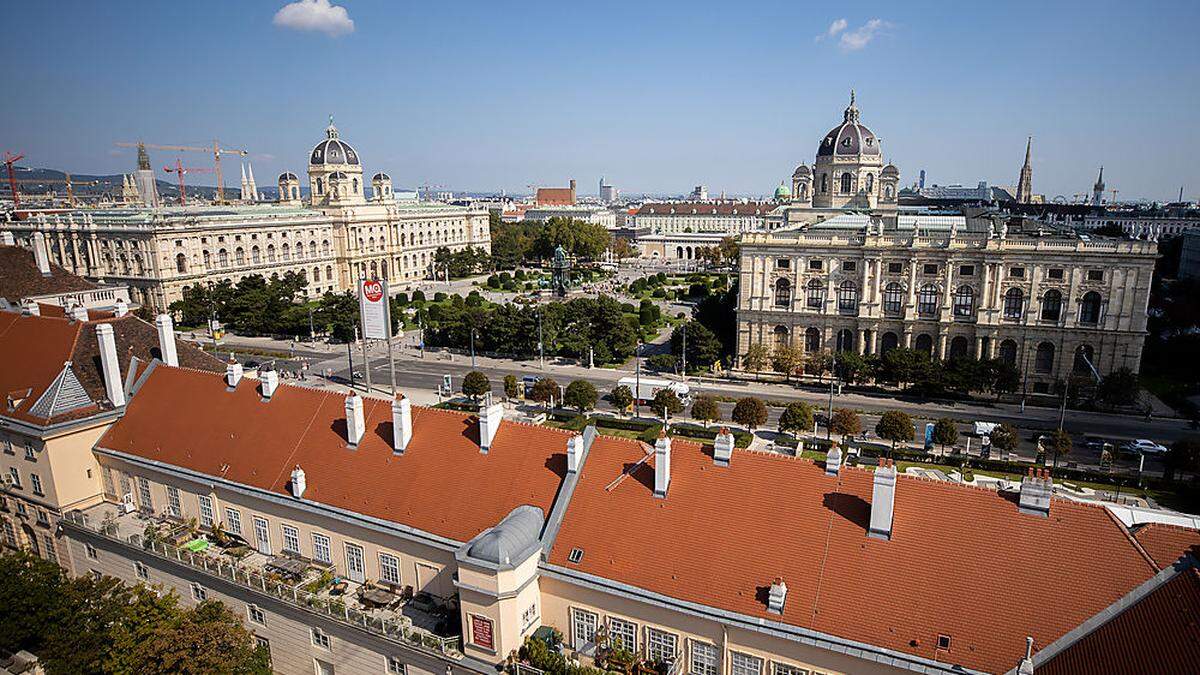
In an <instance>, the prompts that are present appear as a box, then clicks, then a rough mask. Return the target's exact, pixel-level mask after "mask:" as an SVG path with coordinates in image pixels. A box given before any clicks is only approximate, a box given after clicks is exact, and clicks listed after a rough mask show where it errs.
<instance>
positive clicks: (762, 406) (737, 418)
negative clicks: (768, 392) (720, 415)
mask: <svg viewBox="0 0 1200 675" xmlns="http://www.w3.org/2000/svg"><path fill="white" fill-rule="evenodd" d="M733 421H734V422H737V423H738V424H741V425H744V426H746V427H748V428H750V429H754V427H758V426H762V424H763V423H764V422H766V421H767V404H766V403H763V402H762V399H758V398H754V397H753V396H747V397H746V398H743V399H739V400H738V402H737V403H736V404H734V406H733Z"/></svg>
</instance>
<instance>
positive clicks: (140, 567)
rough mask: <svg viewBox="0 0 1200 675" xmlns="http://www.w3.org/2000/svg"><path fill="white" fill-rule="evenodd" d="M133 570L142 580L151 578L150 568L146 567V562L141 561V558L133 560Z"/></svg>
mask: <svg viewBox="0 0 1200 675" xmlns="http://www.w3.org/2000/svg"><path fill="white" fill-rule="evenodd" d="M133 571H134V573H135V574H137V578H139V579H141V580H142V581H149V580H150V569H149V568H148V567H146V565H145V563H143V562H141V561H140V560H135V561H133Z"/></svg>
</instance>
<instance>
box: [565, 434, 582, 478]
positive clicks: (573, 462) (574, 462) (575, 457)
mask: <svg viewBox="0 0 1200 675" xmlns="http://www.w3.org/2000/svg"><path fill="white" fill-rule="evenodd" d="M582 461H583V434H574V435H572V436H571V437H570V438H568V439H567V472H568V473H579V464H580V462H582Z"/></svg>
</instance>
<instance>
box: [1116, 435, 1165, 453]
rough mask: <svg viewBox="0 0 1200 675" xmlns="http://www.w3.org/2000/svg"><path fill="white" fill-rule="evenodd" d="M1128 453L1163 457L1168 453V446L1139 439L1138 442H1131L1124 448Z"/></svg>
mask: <svg viewBox="0 0 1200 675" xmlns="http://www.w3.org/2000/svg"><path fill="white" fill-rule="evenodd" d="M1122 449H1123V450H1125V451H1127V452H1139V453H1142V454H1144V455H1161V454H1163V453H1165V452H1166V451H1167V448H1166V446H1163V445H1161V444H1159V443H1155V442H1154V441H1148V440H1146V439H1144V438H1139V439H1137V440H1136V441H1129V442H1128V443H1126V444H1125V445H1124V447H1123V448H1122Z"/></svg>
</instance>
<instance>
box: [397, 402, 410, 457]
mask: <svg viewBox="0 0 1200 675" xmlns="http://www.w3.org/2000/svg"><path fill="white" fill-rule="evenodd" d="M412 435H413V425H412V401H409V400H408V397H407V396H405V395H404V394H400V397H399V398H397V399H396V400H394V401H392V448H393V449H395V451H396V452H404V451H405V450H406V449H407V448H408V444H409V443H410V442H411V441H412Z"/></svg>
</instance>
